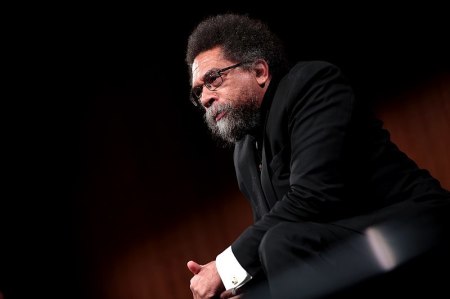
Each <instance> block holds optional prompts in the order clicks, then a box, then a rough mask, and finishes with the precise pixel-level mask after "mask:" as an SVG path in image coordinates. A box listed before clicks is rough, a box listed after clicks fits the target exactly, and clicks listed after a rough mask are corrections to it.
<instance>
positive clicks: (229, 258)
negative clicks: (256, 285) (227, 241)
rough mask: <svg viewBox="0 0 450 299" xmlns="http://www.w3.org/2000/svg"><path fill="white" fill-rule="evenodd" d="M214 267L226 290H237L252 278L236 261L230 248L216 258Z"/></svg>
mask: <svg viewBox="0 0 450 299" xmlns="http://www.w3.org/2000/svg"><path fill="white" fill-rule="evenodd" d="M216 267H217V272H219V275H220V278H221V279H222V282H223V285H224V286H225V289H227V290H229V289H233V288H239V287H241V286H242V285H244V284H245V283H246V282H247V281H249V280H250V279H252V276H251V275H250V274H248V273H247V271H245V269H244V268H242V266H241V264H239V262H238V261H237V259H236V257H235V256H234V254H233V251H232V250H231V246H230V247H228V248H227V249H225V250H224V251H223V252H222V253H221V254H219V255H218V256H217V257H216Z"/></svg>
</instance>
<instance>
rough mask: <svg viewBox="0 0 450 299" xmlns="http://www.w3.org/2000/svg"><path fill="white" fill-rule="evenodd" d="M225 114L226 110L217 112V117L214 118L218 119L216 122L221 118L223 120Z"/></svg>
mask: <svg viewBox="0 0 450 299" xmlns="http://www.w3.org/2000/svg"><path fill="white" fill-rule="evenodd" d="M225 114H227V112H226V111H222V112H219V113H217V114H216V117H215V118H214V119H215V120H216V122H218V121H219V120H221V119H222V118H223V117H224V116H225Z"/></svg>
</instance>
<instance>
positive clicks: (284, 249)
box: [258, 222, 322, 267]
mask: <svg viewBox="0 0 450 299" xmlns="http://www.w3.org/2000/svg"><path fill="white" fill-rule="evenodd" d="M320 232H321V225H320V224H317V223H308V222H306V223H292V222H283V223H279V224H277V225H276V226H274V227H272V228H270V229H269V230H268V231H267V232H266V234H265V235H264V237H263V238H262V240H261V243H260V244H259V248H258V250H259V258H260V261H261V264H262V265H263V267H265V265H267V264H268V263H271V262H272V261H273V259H275V260H279V259H281V258H282V257H284V256H286V255H291V254H294V255H300V256H309V255H313V254H314V253H315V252H316V251H317V250H318V248H320V247H321V244H322V234H321V233H320Z"/></svg>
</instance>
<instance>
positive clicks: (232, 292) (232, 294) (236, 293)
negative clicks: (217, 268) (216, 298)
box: [220, 289, 241, 299]
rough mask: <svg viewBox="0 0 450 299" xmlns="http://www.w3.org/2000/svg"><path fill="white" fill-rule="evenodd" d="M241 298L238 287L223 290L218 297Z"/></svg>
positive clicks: (224, 298)
mask: <svg viewBox="0 0 450 299" xmlns="http://www.w3.org/2000/svg"><path fill="white" fill-rule="evenodd" d="M238 298H241V292H240V290H239V289H230V290H227V291H223V292H222V293H221V294H220V299H238Z"/></svg>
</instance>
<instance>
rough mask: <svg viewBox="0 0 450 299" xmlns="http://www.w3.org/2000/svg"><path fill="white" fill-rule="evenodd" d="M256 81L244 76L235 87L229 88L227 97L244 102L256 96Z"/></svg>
mask: <svg viewBox="0 0 450 299" xmlns="http://www.w3.org/2000/svg"><path fill="white" fill-rule="evenodd" d="M256 94H257V93H256V90H255V86H254V82H253V81H251V80H248V78H245V77H243V78H242V79H241V80H240V81H239V82H238V84H236V85H235V86H234V87H233V88H231V87H230V88H229V90H228V93H227V95H226V98H227V99H229V100H230V101H232V102H243V101H248V100H249V99H254V97H255V96H256Z"/></svg>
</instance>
